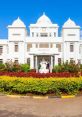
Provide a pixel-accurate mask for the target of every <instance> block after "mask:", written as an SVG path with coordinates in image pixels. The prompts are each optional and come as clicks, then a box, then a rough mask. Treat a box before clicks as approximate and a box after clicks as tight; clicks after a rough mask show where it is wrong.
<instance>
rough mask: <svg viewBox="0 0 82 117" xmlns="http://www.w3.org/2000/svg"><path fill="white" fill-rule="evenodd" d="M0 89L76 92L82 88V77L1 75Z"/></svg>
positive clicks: (22, 91) (56, 92)
mask: <svg viewBox="0 0 82 117" xmlns="http://www.w3.org/2000/svg"><path fill="white" fill-rule="evenodd" d="M0 90H2V91H3V90H4V91H8V92H13V93H19V94H26V93H35V94H47V93H51V92H53V93H55V94H61V93H67V94H76V93H77V92H78V91H79V90H82V77H81V78H68V79H67V78H62V79H61V78H45V79H43V78H41V79H39V78H37V79H36V78H35V79H34V78H16V77H6V76H3V77H0Z"/></svg>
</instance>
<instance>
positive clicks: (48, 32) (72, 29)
mask: <svg viewBox="0 0 82 117" xmlns="http://www.w3.org/2000/svg"><path fill="white" fill-rule="evenodd" d="M58 28H59V26H58V25H57V24H53V23H52V22H51V20H50V19H49V18H48V17H47V16H46V15H45V14H43V15H42V16H41V17H40V18H39V19H38V20H37V22H36V24H30V26H29V29H30V34H28V31H27V29H26V26H25V24H24V23H23V22H22V21H21V19H20V18H18V19H17V20H15V21H14V22H13V23H12V25H9V26H8V39H0V62H3V63H5V62H7V61H8V60H12V61H15V62H19V63H28V64H30V68H31V69H36V70H37V71H38V67H39V64H40V61H42V59H43V58H44V59H45V60H46V61H47V62H49V64H50V66H51V67H50V71H51V72H52V68H53V66H54V65H57V64H58V63H60V62H65V61H67V60H68V61H70V60H74V61H75V62H76V63H77V62H80V63H82V40H81V37H80V26H78V25H76V24H75V22H74V21H72V20H71V19H70V18H69V19H68V20H67V21H66V22H65V23H64V25H63V27H62V33H61V36H60V37H59V36H58Z"/></svg>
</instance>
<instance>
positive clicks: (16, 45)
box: [15, 44, 18, 52]
mask: <svg viewBox="0 0 82 117" xmlns="http://www.w3.org/2000/svg"><path fill="white" fill-rule="evenodd" d="M15 52H18V44H15Z"/></svg>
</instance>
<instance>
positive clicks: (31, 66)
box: [30, 55, 34, 69]
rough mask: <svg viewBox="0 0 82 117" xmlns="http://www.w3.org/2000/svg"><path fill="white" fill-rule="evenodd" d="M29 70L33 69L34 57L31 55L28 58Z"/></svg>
mask: <svg viewBox="0 0 82 117" xmlns="http://www.w3.org/2000/svg"><path fill="white" fill-rule="evenodd" d="M30 68H31V69H34V56H33V55H31V57H30Z"/></svg>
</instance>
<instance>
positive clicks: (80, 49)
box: [79, 44, 82, 54]
mask: <svg viewBox="0 0 82 117" xmlns="http://www.w3.org/2000/svg"><path fill="white" fill-rule="evenodd" d="M79 53H80V54H82V44H81V45H80V46H79Z"/></svg>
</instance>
